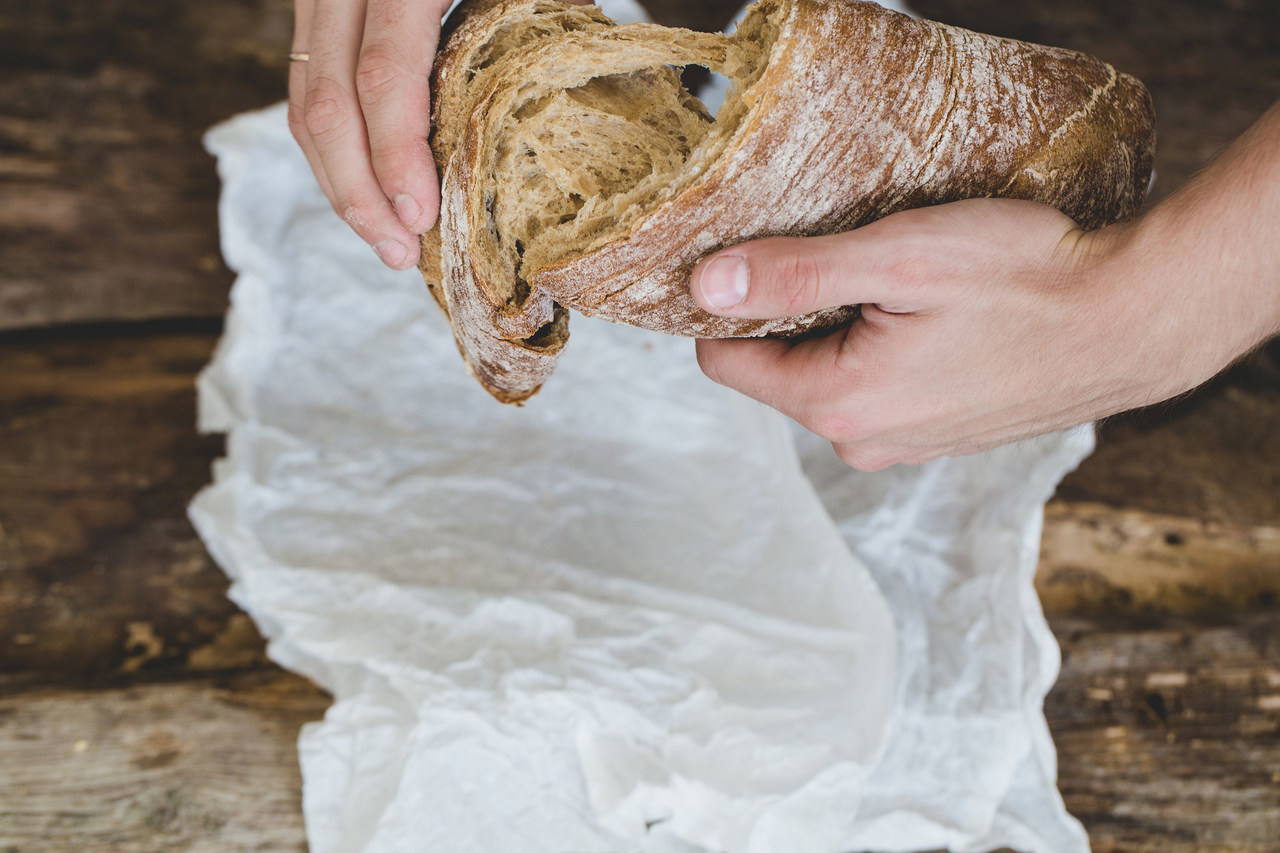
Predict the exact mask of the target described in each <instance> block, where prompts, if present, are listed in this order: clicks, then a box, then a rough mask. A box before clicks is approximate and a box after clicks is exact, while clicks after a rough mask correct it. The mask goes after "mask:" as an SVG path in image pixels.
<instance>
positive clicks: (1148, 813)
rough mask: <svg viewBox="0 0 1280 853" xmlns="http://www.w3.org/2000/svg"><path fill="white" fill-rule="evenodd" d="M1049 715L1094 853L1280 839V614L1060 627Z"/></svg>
mask: <svg viewBox="0 0 1280 853" xmlns="http://www.w3.org/2000/svg"><path fill="white" fill-rule="evenodd" d="M1052 624H1053V628H1054V632H1055V634H1056V635H1057V637H1058V640H1059V642H1060V643H1061V644H1062V651H1063V658H1064V661H1063V669H1062V675H1061V677H1060V678H1059V679H1058V683H1057V684H1056V685H1055V687H1054V688H1053V691H1052V692H1051V693H1050V694H1049V697H1048V699H1047V701H1046V704H1045V714H1046V716H1047V718H1048V720H1049V725H1050V728H1051V729H1052V731H1053V735H1054V741H1055V743H1056V745H1057V748H1058V768H1059V770H1058V780H1059V788H1060V789H1061V791H1062V794H1063V797H1064V799H1065V800H1066V804H1067V808H1068V810H1070V811H1071V812H1072V813H1073V814H1075V815H1076V816H1077V817H1078V818H1080V819H1081V821H1083V823H1084V824H1085V826H1086V827H1087V828H1088V829H1089V837H1090V840H1091V841H1092V844H1093V849H1094V851H1095V853H1113V852H1114V853H1119V851H1124V853H1147V851H1150V853H1157V851H1159V853H1227V852H1228V851H1232V853H1264V851H1268V852H1269V851H1274V850H1275V849H1276V839H1278V838H1280V736H1278V735H1280V616H1278V615H1277V614H1275V613H1274V612H1272V613H1269V614H1265V615H1258V616H1252V617H1241V616H1233V617H1228V618H1226V619H1223V620H1222V621H1220V622H1204V621H1195V620H1186V619H1177V618H1174V619H1162V618H1158V617H1157V618H1154V619H1152V621H1151V624H1150V625H1149V626H1148V627H1145V628H1135V627H1134V626H1133V624H1132V621H1130V622H1129V623H1128V624H1125V623H1114V622H1113V623H1110V624H1109V623H1105V622H1098V621H1090V620H1082V619H1071V618H1061V619H1056V620H1053V623H1052Z"/></svg>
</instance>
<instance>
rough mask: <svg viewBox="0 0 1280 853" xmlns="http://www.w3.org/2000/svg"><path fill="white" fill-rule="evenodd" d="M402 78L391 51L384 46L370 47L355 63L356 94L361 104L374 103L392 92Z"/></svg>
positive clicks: (401, 69) (402, 71) (401, 70)
mask: <svg viewBox="0 0 1280 853" xmlns="http://www.w3.org/2000/svg"><path fill="white" fill-rule="evenodd" d="M404 76H405V75H404V69H403V67H402V65H401V63H400V62H399V61H398V60H397V59H396V57H395V55H394V53H393V51H391V50H390V49H389V48H388V47H387V46H385V45H381V44H374V45H370V46H368V47H366V48H365V49H364V50H363V51H361V53H360V58H359V59H358V60H357V61H356V93H357V94H358V95H359V96H360V100H361V101H362V102H365V103H376V102H377V101H380V100H382V99H384V98H386V97H387V96H388V94H389V93H391V92H393V91H394V90H395V88H396V83H397V82H398V81H400V80H402V79H404Z"/></svg>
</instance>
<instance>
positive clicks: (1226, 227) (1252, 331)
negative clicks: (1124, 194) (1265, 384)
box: [1116, 104, 1280, 390]
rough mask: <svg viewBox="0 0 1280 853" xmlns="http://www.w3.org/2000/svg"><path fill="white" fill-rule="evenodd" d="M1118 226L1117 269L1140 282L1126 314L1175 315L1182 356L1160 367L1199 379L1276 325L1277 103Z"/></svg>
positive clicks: (1279, 264)
mask: <svg viewBox="0 0 1280 853" xmlns="http://www.w3.org/2000/svg"><path fill="white" fill-rule="evenodd" d="M1117 230H1118V231H1120V232H1121V240H1120V247H1119V250H1118V252H1117V257H1116V261H1117V263H1118V264H1119V269H1121V270H1122V271H1123V274H1124V275H1127V276H1131V277H1132V278H1133V279H1135V280H1138V282H1139V284H1138V286H1137V287H1136V288H1135V289H1134V291H1133V293H1132V302H1131V304H1132V305H1133V310H1132V315H1133V317H1134V319H1135V321H1141V320H1142V319H1143V313H1144V311H1145V312H1149V316H1150V318H1151V320H1152V321H1154V322H1156V323H1157V324H1170V323H1173V324H1177V330H1176V331H1173V334H1172V335H1171V337H1173V338H1175V339H1177V338H1180V340H1179V341H1178V342H1179V343H1180V344H1181V346H1182V352H1181V353H1180V357H1181V360H1182V361H1181V364H1180V365H1174V364H1169V365H1166V366H1167V367H1168V368H1170V369H1171V372H1172V371H1173V370H1174V369H1176V368H1177V367H1181V369H1182V370H1184V371H1186V373H1187V375H1186V376H1185V381H1184V382H1183V384H1187V385H1188V386H1189V387H1190V386H1194V385H1196V384H1199V383H1200V382H1202V381H1204V380H1206V379H1208V378H1209V377H1210V376H1212V375H1213V374H1214V373H1216V372H1217V371H1218V370H1220V369H1221V368H1222V367H1225V366H1226V365H1227V364H1229V363H1230V362H1231V361H1232V360H1234V359H1236V358H1238V357H1239V356H1241V355H1243V354H1245V353H1247V352H1248V351H1250V350H1251V349H1253V348H1254V347H1256V346H1258V345H1259V344H1260V343H1262V342H1264V341H1266V340H1268V339H1269V338H1271V337H1273V336H1275V335H1276V334H1280V104H1277V105H1276V106H1275V107H1273V108H1272V109H1271V110H1270V111H1269V112H1268V113H1267V114H1266V115H1264V116H1263V117H1262V118H1261V119H1259V120H1258V122H1257V123H1256V124H1255V125H1254V126H1253V127H1252V128H1250V129H1249V131H1247V132H1246V133H1245V134H1244V135H1243V136H1241V137H1240V138H1239V139H1238V140H1237V141H1236V142H1235V143H1234V144H1233V145H1232V146H1231V147H1230V148H1229V149H1228V150H1227V151H1226V152H1225V153H1224V154H1223V155H1222V156H1221V157H1219V158H1218V159H1217V160H1216V161H1215V162H1214V163H1212V164H1211V165H1210V166H1209V167H1208V168H1206V169H1205V170H1204V171H1203V172H1202V173H1200V174H1199V175H1197V176H1196V177H1195V178H1193V179H1192V180H1191V181H1189V182H1188V183H1187V184H1186V185H1185V186H1184V187H1183V188H1181V189H1180V190H1179V191H1177V192H1176V193H1175V194H1174V195H1173V196H1171V197H1170V198H1169V199H1167V200H1166V201H1164V202H1163V203H1161V204H1159V205H1157V206H1156V207H1154V208H1153V209H1152V210H1151V211H1150V212H1149V213H1148V214H1146V215H1145V216H1144V217H1142V218H1141V219H1139V220H1138V221H1137V222H1135V223H1133V224H1132V225H1131V226H1127V227H1122V228H1120V229H1117ZM1120 286H1124V283H1123V282H1122V283H1121V284H1120ZM1134 303H1136V304H1134ZM1153 309H1154V310H1153ZM1157 331H1158V330H1157ZM1171 331H1172V330H1171ZM1184 390H1185V389H1184Z"/></svg>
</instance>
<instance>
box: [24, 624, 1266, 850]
mask: <svg viewBox="0 0 1280 853" xmlns="http://www.w3.org/2000/svg"><path fill="white" fill-rule="evenodd" d="M1053 628H1054V630H1055V633H1056V634H1057V636H1058V639H1059V642H1060V643H1061V644H1062V648H1063V653H1064V665H1063V671H1062V676H1061V678H1060V679H1059V681H1058V684H1057V686H1056V687H1055V688H1054V689H1053V691H1052V693H1050V695H1049V697H1048V700H1047V702H1046V709H1045V710H1046V715H1047V717H1048V720H1049V724H1050V728H1051V730H1052V731H1053V735H1054V739H1055V742H1056V744H1057V748H1058V755H1059V779H1060V787H1061V789H1062V792H1063V795H1064V797H1065V799H1066V803H1067V807H1068V809H1069V810H1071V811H1072V813H1074V814H1075V815H1076V816H1077V817H1079V818H1080V819H1081V820H1082V821H1083V822H1084V824H1085V826H1086V828H1087V829H1088V830H1089V834H1090V838H1091V841H1092V843H1093V847H1094V850H1095V851H1098V853H1111V851H1125V853H1192V851H1200V853H1227V851H1233V853H1263V852H1264V851H1272V850H1274V839H1275V838H1276V837H1280V738H1278V737H1277V733H1278V732H1280V661H1278V658H1277V655H1278V653H1280V614H1275V613H1272V614H1268V615H1262V616H1254V617H1245V618H1235V619H1230V620H1227V621H1224V622H1221V623H1204V622H1194V621H1189V620H1156V621H1154V622H1153V623H1152V624H1151V625H1149V626H1147V627H1144V628H1134V627H1132V626H1126V625H1117V624H1113V623H1107V622H1103V621H1098V620H1087V619H1079V618H1067V619H1058V620H1054V621H1053ZM328 702H329V699H328V697H326V696H325V695H324V694H323V693H321V692H320V691H319V690H316V689H315V688H314V687H312V686H310V685H309V684H308V683H306V682H305V681H303V680H301V679H299V678H297V677H295V676H291V675H287V674H284V673H281V672H279V671H276V670H266V671H263V672H259V673H251V674H240V675H234V676H228V677H225V678H221V679H209V678H198V679H191V680H187V681H184V682H181V683H160V684H150V685H147V684H140V685H134V686H128V687H121V688H115V689H107V690H97V691H93V690H75V689H52V690H51V689H32V690H28V691H24V692H20V693H17V694H10V695H7V696H3V697H0V850H21V851H23V852H24V853H46V851H47V853H55V851H56V852H57V853H61V851H64V850H69V849H94V850H113V851H129V853H149V852H150V851H157V853H158V851H166V853H167V851H172V850H198V851H205V850H207V851H214V850H302V849H304V842H303V837H302V823H301V815H300V801H299V794H298V791H299V785H300V779H299V775H298V771H297V754H296V746H295V744H296V737H297V730H298V728H299V726H301V725H302V724H303V723H305V722H307V721H310V720H314V719H318V718H319V717H320V716H321V715H322V714H323V712H324V709H325V707H326V706H327V705H328Z"/></svg>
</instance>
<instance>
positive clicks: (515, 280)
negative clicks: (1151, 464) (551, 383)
mask: <svg viewBox="0 0 1280 853" xmlns="http://www.w3.org/2000/svg"><path fill="white" fill-rule="evenodd" d="M447 27H448V28H449V29H447V31H446V32H447V36H446V39H445V42H444V43H445V47H444V49H443V50H442V51H441V53H440V54H439V56H438V59H437V63H436V68H435V73H434V76H433V81H432V82H433V128H434V130H433V134H432V138H431V146H432V152H433V154H434V155H435V158H436V163H437V164H438V165H439V166H440V168H441V170H442V174H441V191H442V202H441V204H442V206H441V215H440V220H439V222H438V224H437V226H436V229H435V230H433V231H432V232H430V233H429V234H427V235H426V236H425V237H424V239H423V247H424V252H423V261H422V263H421V268H422V272H423V275H424V277H425V278H426V280H427V283H428V285H429V286H430V288H431V291H432V293H433V295H434V296H435V297H436V299H437V301H438V302H439V303H440V305H441V307H442V308H443V309H444V310H445V312H446V313H447V314H448V315H449V318H450V321H451V323H452V325H453V329H454V334H455V338H456V340H457V342H458V346H459V349H460V350H461V352H462V354H463V356H464V359H465V360H466V362H467V364H468V366H469V368H470V369H471V371H472V372H473V373H474V374H475V376H476V377H477V379H479V380H480V382H481V383H482V384H483V385H484V386H485V388H486V389H488V390H489V392H490V393H491V394H493V395H494V396H495V397H497V398H498V399H500V400H503V401H504V402H515V403H518V402H520V401H522V400H524V399H526V398H527V397H529V396H530V395H532V394H533V393H535V392H536V391H537V390H538V388H539V387H540V386H541V385H542V383H543V382H545V381H546V379H547V377H549V376H550V374H551V372H552V371H553V370H554V368H555V364H556V361H557V359H558V358H559V356H560V353H561V350H562V349H563V348H564V345H565V342H566V341H567V339H568V310H567V309H569V308H572V309H574V310H577V311H580V312H582V313H584V314H588V315H594V316H599V317H602V318H604V319H607V320H610V321H613V322H619V323H626V324H629V325H635V326H641V327H644V328H648V329H654V330H657V331H661V332H665V333H668V334H676V335H688V336H698V337H733V336H758V335H795V334H801V333H805V332H812V331H815V330H822V329H826V328H829V327H832V326H835V325H838V324H840V323H846V322H848V321H849V320H850V319H851V318H852V317H853V316H855V314H856V310H857V309H856V306H850V307H848V308H842V309H834V310H829V311H824V312H821V313H819V314H815V315H809V316H806V317H793V318H785V319H782V320H770V321H761V320H742V319H728V318H722V317H716V316H714V315H711V314H708V313H706V312H704V311H703V310H702V309H700V308H699V307H698V306H697V304H696V303H695V302H694V301H693V299H692V297H691V296H690V294H689V290H688V280H689V274H690V272H691V271H692V269H693V267H694V265H695V264H696V263H697V261H698V260H699V259H700V258H702V257H704V256H705V255H707V254H708V253H710V252H713V251H716V250H718V249H721V248H724V247H726V246H730V245H733V244H735V243H739V242H743V241H745V240H750V239H754V238H757V237H763V236H772V235H781V234H787V235H813V234H827V233H833V232H837V231H842V230H847V229H850V228H854V227H857V226H859V225H864V224H866V223H868V222H871V221H873V220H875V219H878V218H880V217H882V216H885V215H888V214H889V213H892V212H894V211H896V210H904V209H908V208H912V207H921V206H925V205H931V204H939V203H943V202H947V201H955V200H959V199H963V198H974V197H984V196H1000V197H1010V198H1023V199H1031V200H1034V201H1039V202H1043V203H1046V204H1051V205H1053V206H1055V207H1057V208H1059V209H1060V210H1062V211H1063V212H1065V213H1067V214H1068V215H1070V216H1071V217H1072V218H1074V219H1075V220H1076V221H1077V222H1078V223H1079V224H1080V225H1081V226H1082V227H1084V228H1086V229H1091V228H1097V227H1100V226H1102V225H1105V224H1107V223H1109V222H1113V221H1116V220H1119V219H1125V218H1128V217H1131V216H1132V215H1134V213H1136V211H1137V209H1138V207H1139V206H1140V205H1141V202H1142V199H1143V195H1144V191H1145V188H1146V183H1147V180H1148V177H1149V174H1150V168H1151V158H1152V149H1153V145H1154V131H1153V127H1154V117H1153V113H1152V108H1151V101H1150V96H1149V95H1148V94H1147V91H1146V90H1145V88H1143V87H1142V84H1141V83H1139V82H1138V81H1137V80H1135V79H1134V78H1132V77H1130V76H1128V75H1125V74H1120V73H1118V72H1116V70H1115V69H1113V68H1112V67H1111V66H1109V65H1107V64H1105V63H1103V62H1101V61H1099V60H1097V59H1094V58H1092V57H1089V56H1085V55H1083V54H1079V53H1075V52H1071V51H1066V50H1061V49H1058V48H1050V47H1044V46H1039V45H1030V44H1026V43H1022V42H1016V41H1011V40H1007V39H999V38H995V37H993V36H985V35H980V34H977V33H973V32H969V31H966V30H961V29H957V28H953V27H948V26H944V25H941V24H937V23H933V22H930V21H923V20H918V19H913V18H909V17H907V16H904V15H899V14H897V13H894V12H889V11H887V10H884V9H882V8H881V7H879V6H877V5H875V4H872V3H863V2H858V0H762V2H759V3H757V4H756V5H755V6H753V7H752V8H751V10H750V12H749V13H748V15H747V17H746V18H745V19H744V21H743V22H742V23H741V24H740V25H739V27H738V29H737V30H736V32H735V33H734V34H733V35H729V36H725V35H721V34H710V33H694V32H690V31H687V30H677V29H670V28H663V27H658V26H655V25H651V24H632V25H627V26H616V25H614V24H613V23H612V22H611V21H609V20H608V19H607V18H605V17H604V16H603V15H602V14H601V13H600V12H599V10H598V9H596V8H595V7H589V6H587V7H583V6H571V5H566V4H561V3H558V2H554V0H507V2H483V3H477V4H465V3H464V4H463V6H461V7H459V11H456V12H455V13H454V16H451V21H450V22H449V24H448V25H447ZM694 64H696V65H702V66H705V67H707V68H709V69H710V70H711V71H713V72H717V73H721V74H723V75H724V76H725V77H727V78H728V79H729V81H730V83H731V86H730V91H729V94H728V96H727V98H726V100H725V104H724V106H723V107H721V109H720V110H719V112H718V113H717V115H716V116H715V117H714V118H713V117H712V116H710V115H708V114H707V112H706V110H705V108H703V106H702V104H701V103H700V102H698V101H697V100H696V99H695V98H693V97H692V96H691V95H690V94H689V93H688V92H686V91H685V90H684V88H683V87H682V86H681V83H680V76H679V72H678V68H680V67H682V66H686V65H694Z"/></svg>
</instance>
